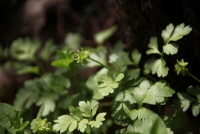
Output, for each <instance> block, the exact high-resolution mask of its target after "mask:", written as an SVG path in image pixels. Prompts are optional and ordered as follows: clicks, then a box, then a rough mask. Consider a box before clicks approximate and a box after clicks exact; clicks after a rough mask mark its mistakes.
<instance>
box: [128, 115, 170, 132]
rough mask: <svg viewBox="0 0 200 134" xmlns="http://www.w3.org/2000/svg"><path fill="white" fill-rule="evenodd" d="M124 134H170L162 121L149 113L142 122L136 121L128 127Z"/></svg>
mask: <svg viewBox="0 0 200 134" xmlns="http://www.w3.org/2000/svg"><path fill="white" fill-rule="evenodd" d="M125 134H170V133H169V131H168V129H167V127H166V125H165V123H164V122H163V120H162V119H161V118H160V117H159V116H158V115H157V114H155V113H153V112H151V111H149V112H148V115H147V116H146V118H145V119H144V120H143V122H141V121H138V123H134V125H133V126H128V128H127V132H126V133H125Z"/></svg>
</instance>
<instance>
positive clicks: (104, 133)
mask: <svg viewBox="0 0 200 134" xmlns="http://www.w3.org/2000/svg"><path fill="white" fill-rule="evenodd" d="M99 129H100V130H101V132H102V133H103V134H107V133H106V132H105V131H104V130H103V129H101V128H99Z"/></svg>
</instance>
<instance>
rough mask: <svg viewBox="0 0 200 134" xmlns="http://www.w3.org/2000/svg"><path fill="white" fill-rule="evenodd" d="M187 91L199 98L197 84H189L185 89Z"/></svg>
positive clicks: (199, 87) (199, 89) (199, 90)
mask: <svg viewBox="0 0 200 134" xmlns="http://www.w3.org/2000/svg"><path fill="white" fill-rule="evenodd" d="M187 92H188V93H189V94H191V95H193V96H195V97H197V98H198V99H200V86H199V85H197V86H196V87H194V86H189V87H188V89H187Z"/></svg>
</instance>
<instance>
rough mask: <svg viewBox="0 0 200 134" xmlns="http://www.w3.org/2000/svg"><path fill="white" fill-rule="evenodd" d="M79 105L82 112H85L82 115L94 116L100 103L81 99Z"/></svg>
mask: <svg viewBox="0 0 200 134" xmlns="http://www.w3.org/2000/svg"><path fill="white" fill-rule="evenodd" d="M78 105H79V109H80V110H81V112H83V113H82V115H83V116H84V117H93V115H94V114H95V113H96V110H97V106H98V103H96V102H91V103H90V102H89V101H87V102H85V101H80V102H79V104H78Z"/></svg>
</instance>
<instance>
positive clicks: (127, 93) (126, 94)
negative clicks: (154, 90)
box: [115, 88, 136, 104]
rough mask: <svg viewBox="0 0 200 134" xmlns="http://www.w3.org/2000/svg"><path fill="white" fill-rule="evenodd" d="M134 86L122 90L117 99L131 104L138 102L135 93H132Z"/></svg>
mask: <svg viewBox="0 0 200 134" xmlns="http://www.w3.org/2000/svg"><path fill="white" fill-rule="evenodd" d="M134 90H135V89H134V88H128V89H126V90H124V91H122V92H120V93H119V94H118V95H117V96H116V98H115V101H119V102H123V101H124V102H126V101H128V102H130V104H134V103H136V101H135V98H134V95H133V94H132V93H133V92H134Z"/></svg>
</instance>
